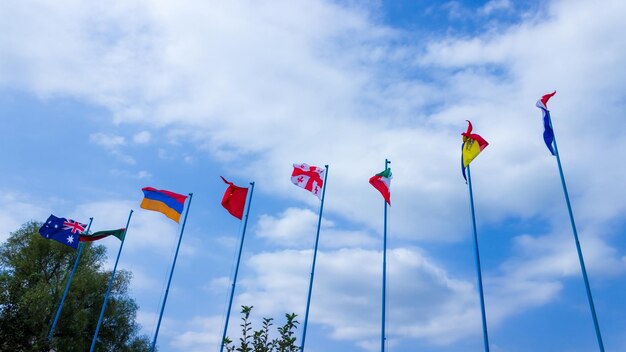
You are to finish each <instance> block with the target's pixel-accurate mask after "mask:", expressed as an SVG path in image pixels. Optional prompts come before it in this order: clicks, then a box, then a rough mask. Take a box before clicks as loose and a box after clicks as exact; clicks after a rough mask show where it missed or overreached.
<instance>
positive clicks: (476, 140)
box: [461, 120, 489, 181]
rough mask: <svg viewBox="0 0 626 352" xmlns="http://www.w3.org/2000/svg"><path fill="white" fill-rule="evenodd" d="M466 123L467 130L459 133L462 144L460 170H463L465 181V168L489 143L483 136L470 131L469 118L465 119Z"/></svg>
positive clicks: (471, 127)
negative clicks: (461, 137)
mask: <svg viewBox="0 0 626 352" xmlns="http://www.w3.org/2000/svg"><path fill="white" fill-rule="evenodd" d="M467 124H468V125H467V131H465V132H463V133H461V135H462V136H463V145H462V146H461V149H462V153H461V157H462V161H461V171H462V172H463V178H464V179H465V181H467V177H466V176H465V168H466V167H467V166H468V165H469V164H470V163H471V162H472V160H474V159H475V158H476V157H477V156H478V154H480V152H482V151H483V149H485V148H487V146H488V145H489V143H487V141H486V140H485V139H483V137H481V136H479V135H477V134H474V133H472V129H473V126H472V123H471V122H470V121H469V120H467Z"/></svg>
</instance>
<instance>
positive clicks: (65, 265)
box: [0, 222, 149, 352]
mask: <svg viewBox="0 0 626 352" xmlns="http://www.w3.org/2000/svg"><path fill="white" fill-rule="evenodd" d="M40 226H41V223H37V222H29V223H26V224H24V225H23V226H22V227H21V228H20V229H19V230H17V231H15V232H13V233H11V234H10V236H9V238H8V239H7V241H6V242H5V243H4V244H3V245H2V246H0V351H16V352H18V351H24V352H26V351H29V352H30V351H37V352H39V351H42V352H43V351H45V352H48V351H50V350H51V349H54V350H56V351H59V352H74V351H76V352H84V351H88V350H89V348H90V346H91V340H92V338H93V334H94V332H95V330H96V324H97V322H98V317H99V315H100V310H101V309H102V302H103V300H104V295H105V293H106V289H107V285H108V283H109V280H110V278H111V272H110V271H106V270H103V268H102V265H103V263H104V260H105V259H106V250H105V248H104V246H101V245H93V244H91V243H90V244H87V245H86V246H85V247H84V249H83V252H82V255H81V258H80V262H79V265H78V268H77V270H76V273H75V275H74V278H73V280H72V285H71V287H70V291H69V294H68V295H67V298H66V300H65V304H64V306H63V311H62V313H61V316H60V318H59V322H58V324H57V326H56V329H55V334H54V338H53V340H52V343H48V339H47V337H48V332H49V329H50V326H51V324H52V320H53V318H54V315H55V314H56V310H57V308H58V304H59V301H60V299H61V295H62V294H63V290H64V289H65V285H66V283H67V279H68V278H69V273H70V271H71V269H72V266H73V265H74V260H75V259H76V253H77V251H76V250H74V249H72V248H70V247H67V246H64V245H62V244H60V243H58V242H55V241H51V240H46V239H44V238H43V237H41V236H40V235H39V233H38V230H39V227H40ZM130 280H131V273H129V272H127V271H123V270H119V271H117V273H116V275H115V279H114V281H113V287H112V289H111V294H110V296H109V301H108V303H107V307H106V311H105V315H104V319H103V322H102V326H101V328H100V332H99V335H98V341H97V344H96V351H99V352H101V351H116V352H131V351H133V352H134V351H148V350H149V340H148V338H147V336H140V335H139V325H138V324H137V323H136V322H135V318H136V313H137V304H136V303H135V301H134V300H133V299H132V298H130V297H129V296H128V285H129V283H130Z"/></svg>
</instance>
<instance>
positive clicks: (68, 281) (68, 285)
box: [48, 218, 93, 342]
mask: <svg viewBox="0 0 626 352" xmlns="http://www.w3.org/2000/svg"><path fill="white" fill-rule="evenodd" d="M92 222H93V218H89V225H87V233H89V229H90V228H91V223H92ZM79 237H80V236H79ZM83 247H85V243H84V242H83V243H81V244H80V245H79V246H78V253H76V259H75V260H74V267H73V268H72V272H71V273H70V277H69V279H68V280H67V284H66V285H65V292H63V296H62V297H61V302H60V303H59V309H57V314H56V315H55V316H54V321H53V322H52V327H51V328H50V333H49V334H48V341H49V342H50V341H52V335H53V334H54V328H55V327H56V326H57V322H58V321H59V317H60V316H61V311H62V310H63V303H65V298H66V297H67V293H68V292H69V290H70V285H71V284H72V279H73V278H74V273H75V272H76V268H77V267H78V261H79V260H80V255H81V254H82V253H83Z"/></svg>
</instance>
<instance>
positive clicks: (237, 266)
mask: <svg viewBox="0 0 626 352" xmlns="http://www.w3.org/2000/svg"><path fill="white" fill-rule="evenodd" d="M252 192H254V182H250V195H249V196H248V201H247V202H246V218H245V220H244V221H243V230H242V232H241V241H240V242H239V254H238V255H237V265H236V266H235V275H234V277H233V284H232V286H231V288H230V299H229V301H228V311H227V312H226V322H225V324H224V334H223V335H222V343H221V344H220V352H222V351H223V350H224V340H225V339H226V331H227V330H228V318H230V310H231V308H232V306H233V297H234V296H235V285H236V284H237V274H238V273H239V262H240V261H241V252H242V251H243V240H244V238H245V237H246V227H247V225H248V214H249V213H250V205H251V204H252Z"/></svg>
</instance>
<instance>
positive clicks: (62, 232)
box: [39, 215, 87, 249]
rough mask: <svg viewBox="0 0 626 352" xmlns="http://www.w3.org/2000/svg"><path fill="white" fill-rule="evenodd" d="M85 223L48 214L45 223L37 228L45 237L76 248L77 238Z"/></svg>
mask: <svg viewBox="0 0 626 352" xmlns="http://www.w3.org/2000/svg"><path fill="white" fill-rule="evenodd" d="M86 227H87V225H85V224H81V223H80V222H78V221H74V220H71V219H66V218H57V217H56V216H54V215H50V217H49V218H48V220H46V223H45V224H43V226H41V228H40V229H39V234H40V235H41V236H43V237H44V238H45V239H52V240H55V241H57V242H59V243H62V244H64V245H66V246H69V247H72V248H74V249H76V248H78V239H79V236H80V234H81V233H82V232H84V231H85V228H86Z"/></svg>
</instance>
